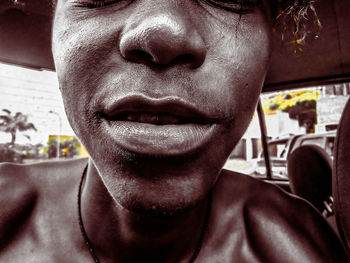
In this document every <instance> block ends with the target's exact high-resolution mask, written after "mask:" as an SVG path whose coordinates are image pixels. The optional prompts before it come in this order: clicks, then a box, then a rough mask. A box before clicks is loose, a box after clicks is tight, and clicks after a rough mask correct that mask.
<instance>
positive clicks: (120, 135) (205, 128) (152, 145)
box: [103, 120, 217, 156]
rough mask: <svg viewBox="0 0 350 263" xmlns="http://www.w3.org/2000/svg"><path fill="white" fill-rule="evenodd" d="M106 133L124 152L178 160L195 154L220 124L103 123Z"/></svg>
mask: <svg viewBox="0 0 350 263" xmlns="http://www.w3.org/2000/svg"><path fill="white" fill-rule="evenodd" d="M103 123H104V124H103V125H104V126H105V131H107V133H108V135H109V137H111V138H112V140H113V141H114V142H115V143H116V144H117V145H118V146H119V147H121V148H122V149H124V150H127V151H129V152H133V153H137V154H143V155H158V156H176V155H184V154H188V153H191V152H194V151H196V150H198V149H200V148H201V147H203V146H204V145H206V144H207V143H208V142H209V141H210V139H211V138H212V136H213V134H214V131H215V127H216V126H217V124H211V125H210V124H206V125H200V124H179V125H154V124H148V123H140V122H130V121H107V120H106V121H104V122H103Z"/></svg>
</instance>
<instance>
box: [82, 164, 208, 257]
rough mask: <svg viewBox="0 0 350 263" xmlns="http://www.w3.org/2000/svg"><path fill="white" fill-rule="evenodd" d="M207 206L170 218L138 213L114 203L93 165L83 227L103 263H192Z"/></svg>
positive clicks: (85, 189)
mask: <svg viewBox="0 0 350 263" xmlns="http://www.w3.org/2000/svg"><path fill="white" fill-rule="evenodd" d="M207 206H208V205H207V202H202V203H200V204H198V205H197V206H196V207H194V208H192V209H189V210H187V211H185V212H183V213H181V214H177V215H173V216H167V217H156V216H146V215H140V214H135V213H133V212H130V211H128V210H127V209H125V208H123V207H122V206H121V205H119V204H118V203H117V202H116V201H115V200H113V198H112V197H111V196H110V195H109V193H108V191H107V189H106V187H105V186H104V184H103V182H102V180H101V178H100V176H99V175H98V172H97V170H96V169H95V168H94V166H93V164H92V162H90V163H89V168H88V171H87V175H86V177H85V182H84V184H83V187H82V195H81V214H82V218H83V224H84V226H85V230H86V232H87V235H88V237H89V240H90V243H91V245H92V247H93V249H94V251H95V253H96V255H97V257H98V258H99V260H100V261H101V263H107V262H186V263H187V262H190V261H191V258H192V257H193V254H194V253H195V251H196V249H197V250H198V246H199V240H200V239H201V234H202V230H203V225H204V224H205V219H206V212H207ZM86 249H87V248H86Z"/></svg>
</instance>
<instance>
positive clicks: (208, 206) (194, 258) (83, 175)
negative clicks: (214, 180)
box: [77, 165, 212, 263]
mask: <svg viewBox="0 0 350 263" xmlns="http://www.w3.org/2000/svg"><path fill="white" fill-rule="evenodd" d="M87 167H88V165H86V166H85V168H84V171H83V174H82V176H81V179H80V183H79V189H78V198H77V199H78V200H77V202H78V221H79V226H80V232H81V234H82V236H83V238H84V241H85V244H86V246H87V247H88V249H89V251H90V255H91V257H92V258H93V260H94V261H95V263H100V260H99V259H98V257H97V255H96V253H95V250H94V248H93V247H92V245H91V242H90V240H89V237H88V235H87V233H86V230H85V227H84V223H83V217H82V215H81V192H82V185H83V182H84V178H85V175H86V171H87ZM211 199H212V196H211V192H210V194H209V198H208V205H207V210H206V214H205V220H204V224H203V227H202V231H201V234H200V237H199V240H198V243H197V246H196V249H195V250H194V252H193V255H192V257H191V259H190V261H189V263H194V262H195V260H196V258H197V257H198V254H199V252H200V250H201V248H202V243H203V240H204V237H205V234H206V232H207V229H208V222H209V217H210V211H211V202H212V200H211Z"/></svg>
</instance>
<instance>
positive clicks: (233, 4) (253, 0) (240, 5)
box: [204, 0, 262, 14]
mask: <svg viewBox="0 0 350 263" xmlns="http://www.w3.org/2000/svg"><path fill="white" fill-rule="evenodd" d="M204 1H205V2H207V3H208V4H210V5H212V6H215V7H219V8H222V9H225V10H228V11H231V12H235V13H240V14H244V13H249V12H252V11H253V10H254V8H255V7H257V6H259V5H261V1H262V0H231V1H229V0H222V1H219V0H204Z"/></svg>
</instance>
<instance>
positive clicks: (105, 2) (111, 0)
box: [75, 0, 125, 8]
mask: <svg viewBox="0 0 350 263" xmlns="http://www.w3.org/2000/svg"><path fill="white" fill-rule="evenodd" d="M120 2H125V0H80V1H77V3H76V5H75V6H77V7H86V8H103V7H105V6H109V5H114V4H117V3H120Z"/></svg>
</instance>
